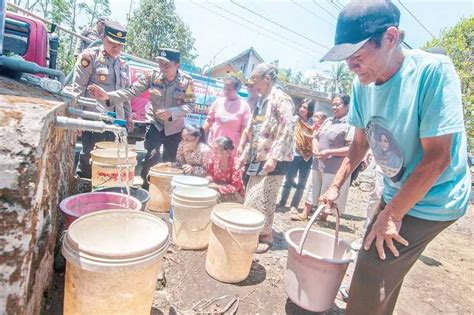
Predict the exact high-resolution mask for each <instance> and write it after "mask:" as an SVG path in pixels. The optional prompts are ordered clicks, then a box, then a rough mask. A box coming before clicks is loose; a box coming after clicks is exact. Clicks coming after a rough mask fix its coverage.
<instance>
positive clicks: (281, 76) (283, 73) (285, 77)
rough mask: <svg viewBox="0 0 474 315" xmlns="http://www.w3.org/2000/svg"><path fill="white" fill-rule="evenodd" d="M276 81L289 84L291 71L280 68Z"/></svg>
mask: <svg viewBox="0 0 474 315" xmlns="http://www.w3.org/2000/svg"><path fill="white" fill-rule="evenodd" d="M278 80H280V81H281V82H285V83H290V82H291V69H285V68H280V69H278Z"/></svg>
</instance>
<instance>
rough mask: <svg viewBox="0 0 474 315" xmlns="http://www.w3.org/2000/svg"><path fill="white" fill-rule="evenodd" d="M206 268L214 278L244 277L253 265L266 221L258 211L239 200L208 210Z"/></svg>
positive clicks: (239, 278) (222, 279) (237, 280)
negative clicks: (209, 212) (209, 213)
mask: <svg viewBox="0 0 474 315" xmlns="http://www.w3.org/2000/svg"><path fill="white" fill-rule="evenodd" d="M211 221H212V224H211V234H210V236H209V247H208V250H207V257H206V271H207V273H208V274H209V275H210V276H211V277H213V278H214V279H216V280H219V281H222V282H228V283H236V282H240V281H243V280H245V279H246V278H247V277H248V275H249V273H250V267H251V266H252V257H253V253H254V252H255V250H256V249H257V246H258V235H259V233H260V231H261V230H262V229H263V227H264V224H265V217H264V216H263V214H261V213H260V212H259V211H257V210H255V209H253V208H251V207H247V206H244V205H242V204H239V203H221V204H218V205H216V206H215V207H214V210H213V211H212V213H211Z"/></svg>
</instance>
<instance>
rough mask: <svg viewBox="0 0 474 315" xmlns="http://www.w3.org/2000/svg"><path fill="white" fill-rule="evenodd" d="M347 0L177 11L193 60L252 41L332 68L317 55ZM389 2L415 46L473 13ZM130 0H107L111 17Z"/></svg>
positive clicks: (284, 58)
mask: <svg viewBox="0 0 474 315" xmlns="http://www.w3.org/2000/svg"><path fill="white" fill-rule="evenodd" d="M130 1H132V2H130ZM231 1H232V2H236V3H237V4H234V3H232V2H231ZM331 1H332V3H331ZM348 2H349V0H253V1H249V0H222V1H219V0H175V4H176V9H177V12H178V14H179V16H180V17H181V18H182V19H183V20H184V22H185V23H186V24H187V25H188V26H189V27H190V29H191V31H192V34H193V36H194V37H195V39H196V42H195V48H196V52H197V54H198V57H197V59H196V61H195V63H196V65H197V66H201V67H202V66H204V65H209V64H212V65H216V64H219V63H221V62H223V61H225V60H227V59H229V58H232V57H234V56H236V55H238V54H239V53H241V52H243V51H244V50H246V49H248V48H249V47H254V49H255V50H256V51H257V52H258V54H259V55H260V56H261V57H262V58H263V59H264V60H265V61H267V62H271V61H273V60H276V59H278V60H279V65H280V67H283V68H291V69H293V73H296V72H297V71H302V72H303V73H304V72H307V71H309V70H313V71H314V70H315V71H325V70H329V69H330V67H331V63H330V62H324V63H320V62H319V59H320V58H321V57H322V55H323V54H324V53H325V52H326V51H327V50H328V49H327V48H325V47H332V45H333V41H334V33H335V28H336V27H335V24H336V19H335V18H334V17H333V16H337V14H338V10H337V9H336V8H335V4H334V3H336V4H337V3H339V4H342V5H344V4H347V3H348ZM393 2H394V3H395V4H396V5H397V6H398V8H399V9H400V11H401V18H400V29H403V30H405V32H406V37H405V41H406V42H407V43H408V44H409V45H410V46H411V47H413V48H418V47H420V46H422V45H423V44H424V43H425V42H427V41H428V40H430V39H431V38H432V35H430V33H429V32H431V33H432V34H434V35H435V36H438V35H439V34H440V32H441V30H443V29H445V28H447V27H452V26H454V25H455V24H456V23H457V22H458V21H459V20H460V19H461V18H462V17H471V16H473V15H474V1H472V0H457V1H456V0H455V1H449V0H444V1H441V0H431V1H426V0H403V1H401V0H393ZM130 4H132V12H133V8H136V7H138V5H139V0H110V8H111V10H112V15H111V17H112V18H113V19H116V20H118V21H119V22H122V23H123V24H125V23H126V16H127V14H128V12H129V8H130ZM402 5H404V6H405V7H406V8H408V10H409V11H410V12H411V13H412V14H414V15H415V17H416V18H417V19H418V20H419V21H421V23H422V24H423V25H424V26H425V27H426V28H427V29H428V31H429V32H428V31H426V30H424V29H423V27H422V26H421V25H420V24H419V23H418V22H417V21H416V20H415V18H413V17H412V16H411V15H410V13H409V12H408V11H407V10H406V9H405V8H404V7H403V6H402ZM244 8H247V9H249V10H252V11H254V12H256V13H257V14H258V15H260V16H258V15H255V14H253V13H251V12H249V11H247V10H245V9H244ZM210 10H211V11H213V12H210ZM265 18H266V19H267V20H266V19H265ZM273 22H274V23H273ZM276 24H279V25H276Z"/></svg>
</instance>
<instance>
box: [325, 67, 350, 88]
mask: <svg viewBox="0 0 474 315" xmlns="http://www.w3.org/2000/svg"><path fill="white" fill-rule="evenodd" d="M326 72H327V74H328V81H327V83H326V91H327V92H331V93H344V94H349V95H350V94H351V87H352V80H353V79H354V76H353V74H351V73H350V72H349V70H348V69H347V67H346V64H345V63H344V62H339V63H338V64H337V65H336V66H334V65H332V66H331V71H326Z"/></svg>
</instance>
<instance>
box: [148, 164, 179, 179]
mask: <svg viewBox="0 0 474 315" xmlns="http://www.w3.org/2000/svg"><path fill="white" fill-rule="evenodd" d="M149 174H150V176H162V175H166V176H176V175H179V174H183V170H182V169H180V168H176V167H172V166H170V165H168V164H167V163H160V164H156V165H155V166H153V167H151V168H150V173H149Z"/></svg>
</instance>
